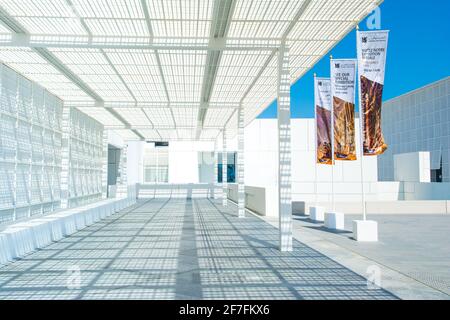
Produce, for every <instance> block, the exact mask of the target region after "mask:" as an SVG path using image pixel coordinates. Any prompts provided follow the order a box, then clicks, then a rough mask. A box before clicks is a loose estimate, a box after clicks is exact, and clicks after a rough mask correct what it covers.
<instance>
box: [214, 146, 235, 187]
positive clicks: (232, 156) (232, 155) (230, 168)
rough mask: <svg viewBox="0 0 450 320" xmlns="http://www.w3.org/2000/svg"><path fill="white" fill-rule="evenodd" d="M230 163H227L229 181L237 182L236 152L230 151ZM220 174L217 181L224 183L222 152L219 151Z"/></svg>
mask: <svg viewBox="0 0 450 320" xmlns="http://www.w3.org/2000/svg"><path fill="white" fill-rule="evenodd" d="M227 160H228V163H227V182H229V183H235V182H236V164H235V163H236V153H234V152H233V153H228V159H227ZM217 167H218V176H217V181H218V182H219V183H222V154H221V153H219V159H218V166H217Z"/></svg>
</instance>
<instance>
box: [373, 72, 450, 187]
mask: <svg viewBox="0 0 450 320" xmlns="http://www.w3.org/2000/svg"><path fill="white" fill-rule="evenodd" d="M382 117H383V132H384V135H385V138H386V141H387V142H388V144H389V149H388V150H387V152H386V153H385V154H384V155H382V156H380V157H379V158H378V176H379V180H380V181H393V180H394V155H395V154H401V153H410V152H420V151H429V152H430V154H431V159H430V160H431V170H433V173H434V174H436V172H440V170H441V171H442V182H450V163H449V159H450V77H448V78H446V79H443V80H441V81H438V82H436V83H433V84H430V85H428V86H426V87H423V88H420V89H418V90H415V91H413V92H410V93H408V94H405V95H402V96H400V97H397V98H394V99H392V100H389V101H387V102H385V103H384V107H383V114H382ZM436 179H437V178H436ZM438 180H440V179H438Z"/></svg>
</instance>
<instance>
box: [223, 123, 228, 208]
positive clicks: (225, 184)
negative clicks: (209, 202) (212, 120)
mask: <svg viewBox="0 0 450 320" xmlns="http://www.w3.org/2000/svg"><path fill="white" fill-rule="evenodd" d="M222 149H223V150H222V204H223V206H224V207H226V206H228V177H227V167H228V155H227V131H226V129H223V148H222Z"/></svg>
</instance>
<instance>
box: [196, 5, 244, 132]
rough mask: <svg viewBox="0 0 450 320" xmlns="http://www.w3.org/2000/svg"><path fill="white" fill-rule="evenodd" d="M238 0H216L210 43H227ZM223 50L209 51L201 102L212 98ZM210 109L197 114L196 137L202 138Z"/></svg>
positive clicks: (201, 110)
mask: <svg viewBox="0 0 450 320" xmlns="http://www.w3.org/2000/svg"><path fill="white" fill-rule="evenodd" d="M235 7H236V1H234V0H217V1H215V2H214V7H213V19H212V20H211V29H210V43H212V42H214V41H222V42H224V43H226V38H227V34H228V30H229V29H230V24H231V20H232V17H233V13H234V9H235ZM222 52H223V51H209V52H208V55H207V57H206V66H205V71H204V75H203V84H202V91H201V101H200V103H201V104H203V103H208V102H209V100H210V99H211V95H212V92H213V88H214V84H215V82H216V77H217V72H218V70H219V67H220V60H221V58H222ZM207 112H208V109H207V108H206V109H200V110H199V112H198V115H197V122H198V127H197V132H196V138H197V139H198V138H200V135H201V130H202V128H203V125H204V122H205V118H206V114H207Z"/></svg>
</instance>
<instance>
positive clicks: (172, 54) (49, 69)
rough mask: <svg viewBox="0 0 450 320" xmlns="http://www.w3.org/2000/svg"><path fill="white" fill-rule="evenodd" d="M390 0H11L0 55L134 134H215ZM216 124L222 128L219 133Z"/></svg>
mask: <svg viewBox="0 0 450 320" xmlns="http://www.w3.org/2000/svg"><path fill="white" fill-rule="evenodd" d="M381 2H382V0H96V1H91V0H70V1H68V0H21V1H17V0H2V1H0V62H2V63H3V64H5V65H7V66H9V67H11V68H13V69H15V70H16V71H18V72H19V73H21V74H23V75H24V76H25V77H26V78H28V79H30V80H33V81H35V82H37V83H38V84H39V85H41V86H42V87H43V88H45V89H46V90H48V91H49V92H51V93H53V94H55V95H57V96H58V97H59V98H61V100H63V102H64V105H70V106H74V107H76V108H78V109H79V110H81V111H82V112H85V113H86V114H88V115H89V116H92V117H93V118H95V119H96V120H98V121H100V122H101V123H102V124H103V125H104V126H105V127H106V128H111V129H115V130H122V131H123V132H122V134H123V136H124V137H126V138H127V139H147V138H151V139H161V140H171V139H173V140H177V139H181V140H187V139H193V140H215V139H217V136H218V135H219V134H220V132H221V130H223V129H224V128H226V129H227V130H228V131H229V132H230V135H234V134H235V133H236V126H237V117H236V115H237V112H236V110H237V109H238V108H239V106H242V107H243V108H244V115H245V124H246V125H247V124H248V123H250V122H251V121H253V119H255V118H256V117H257V116H258V115H259V114H260V113H261V112H262V111H263V110H264V109H265V108H267V106H268V105H270V104H271V103H272V102H273V101H274V100H275V99H276V96H277V76H278V67H277V61H278V52H279V48H280V47H281V46H282V44H283V43H286V44H287V45H288V48H289V56H290V78H291V83H294V82H295V81H297V80H298V79H299V78H301V77H302V76H303V75H304V74H305V73H306V72H307V71H308V70H310V69H311V68H312V67H313V66H314V65H315V64H316V63H317V61H319V60H320V59H321V58H322V57H324V56H325V55H327V54H328V53H329V51H330V50H331V49H332V48H333V47H334V46H335V45H336V44H337V43H338V42H339V41H341V39H343V38H344V37H345V36H346V35H347V34H348V33H349V32H350V31H351V30H352V29H354V28H355V26H356V25H357V24H358V23H359V22H360V21H361V20H363V19H364V18H365V17H366V16H367V15H368V14H370V12H371V11H372V10H373V9H374V8H375V7H376V6H378V5H379V4H380V3H381ZM216 133H217V134H216Z"/></svg>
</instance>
